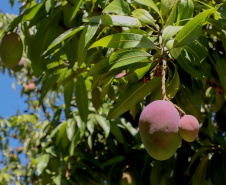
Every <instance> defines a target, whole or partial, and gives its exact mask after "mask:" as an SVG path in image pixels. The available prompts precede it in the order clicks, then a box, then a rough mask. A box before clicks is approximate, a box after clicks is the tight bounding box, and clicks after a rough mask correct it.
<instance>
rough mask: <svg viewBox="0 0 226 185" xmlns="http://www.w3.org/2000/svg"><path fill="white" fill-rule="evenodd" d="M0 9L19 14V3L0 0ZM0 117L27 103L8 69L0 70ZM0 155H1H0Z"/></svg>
mask: <svg viewBox="0 0 226 185" xmlns="http://www.w3.org/2000/svg"><path fill="white" fill-rule="evenodd" d="M0 9H1V10H2V11H3V13H10V14H16V15H19V4H18V3H17V1H15V5H14V7H11V6H10V3H9V0H1V3H0ZM13 83H14V84H15V90H14V89H13V88H12V84H13ZM0 87H1V88H0V119H1V117H5V118H9V117H11V116H13V115H15V114H16V112H17V111H18V110H19V113H20V114H21V113H23V112H24V110H26V108H27V105H26V104H25V102H24V101H25V97H21V95H20V92H21V88H22V87H21V86H19V85H17V84H16V79H15V78H13V77H10V76H9V73H8V70H6V71H5V74H2V73H1V72H0ZM20 145H21V144H20V143H19V141H17V140H15V139H12V138H11V139H10V140H9V147H13V148H17V147H18V146H20ZM0 157H1V156H0ZM19 157H20V159H21V160H22V164H25V163H26V162H25V160H24V158H25V155H24V154H20V155H19ZM1 167H2V165H1V164H0V168H1Z"/></svg>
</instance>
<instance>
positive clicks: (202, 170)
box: [191, 156, 210, 185]
mask: <svg viewBox="0 0 226 185" xmlns="http://www.w3.org/2000/svg"><path fill="white" fill-rule="evenodd" d="M209 162H210V161H209V159H208V156H205V157H204V158H203V159H201V161H200V163H199V165H198V167H197V168H196V170H195V172H194V175H193V176H192V179H191V181H192V185H200V184H205V181H206V175H207V174H206V172H207V169H208V165H209Z"/></svg>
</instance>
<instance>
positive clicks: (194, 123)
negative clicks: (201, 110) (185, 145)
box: [179, 115, 199, 142]
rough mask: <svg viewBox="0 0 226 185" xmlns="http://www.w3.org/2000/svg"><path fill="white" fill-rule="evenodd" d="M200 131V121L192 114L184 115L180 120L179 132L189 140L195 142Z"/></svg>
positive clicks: (183, 137)
mask: <svg viewBox="0 0 226 185" xmlns="http://www.w3.org/2000/svg"><path fill="white" fill-rule="evenodd" d="M198 133H199V122H198V120H197V119H196V118H195V117H194V116H191V115H185V116H183V117H182V118H181V119H180V121H179V134H180V136H181V137H182V139H184V140H185V141H187V142H193V141H194V140H195V138H196V137H197V136H198Z"/></svg>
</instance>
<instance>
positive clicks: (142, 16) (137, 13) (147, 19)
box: [132, 9, 156, 26]
mask: <svg viewBox="0 0 226 185" xmlns="http://www.w3.org/2000/svg"><path fill="white" fill-rule="evenodd" d="M132 14H133V16H134V17H136V18H137V19H139V20H140V21H141V22H142V23H145V24H148V25H152V26H155V22H156V21H155V20H154V18H153V17H152V16H151V15H150V14H149V13H148V11H146V10H144V9H136V10H134V11H133V12H132Z"/></svg>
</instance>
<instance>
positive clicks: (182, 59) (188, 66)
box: [177, 52, 204, 80]
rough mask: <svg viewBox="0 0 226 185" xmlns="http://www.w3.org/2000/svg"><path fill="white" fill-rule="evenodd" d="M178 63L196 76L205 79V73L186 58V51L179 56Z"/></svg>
mask: <svg viewBox="0 0 226 185" xmlns="http://www.w3.org/2000/svg"><path fill="white" fill-rule="evenodd" d="M177 60H178V64H179V65H180V66H181V67H182V68H183V69H184V70H185V71H186V72H187V73H189V74H191V75H192V76H193V77H194V78H198V79H200V80H203V79H204V75H203V74H202V73H201V72H200V71H199V70H198V69H197V68H196V67H195V66H194V65H192V63H191V62H190V61H189V60H188V59H187V58H186V56H185V54H184V52H183V53H182V54H181V55H180V56H179V57H178V58H177Z"/></svg>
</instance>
